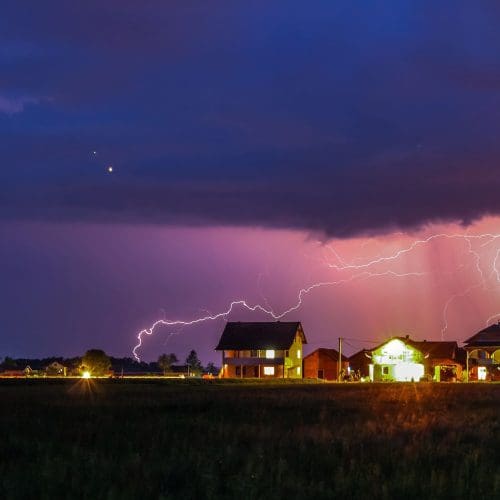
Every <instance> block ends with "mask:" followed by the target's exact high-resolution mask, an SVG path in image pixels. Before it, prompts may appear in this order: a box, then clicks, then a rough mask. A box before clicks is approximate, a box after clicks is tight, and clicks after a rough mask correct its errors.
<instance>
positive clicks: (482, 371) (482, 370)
mask: <svg viewBox="0 0 500 500" xmlns="http://www.w3.org/2000/svg"><path fill="white" fill-rule="evenodd" d="M486 373H487V372H486V366H478V367H477V379H478V380H486Z"/></svg>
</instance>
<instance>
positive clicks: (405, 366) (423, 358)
mask: <svg viewBox="0 0 500 500" xmlns="http://www.w3.org/2000/svg"><path fill="white" fill-rule="evenodd" d="M462 352H463V351H461V349H460V348H459V347H458V344H457V343H456V342H436V341H426V340H423V341H415V340H412V339H410V338H409V336H406V337H393V338H391V339H389V340H387V341H386V342H384V343H383V344H381V345H379V346H378V347H376V348H375V349H373V350H372V352H371V363H370V364H369V377H370V380H371V381H373V382H418V381H420V380H422V379H427V380H434V381H436V382H444V381H450V382H451V381H457V380H461V378H462V356H461V353H462Z"/></svg>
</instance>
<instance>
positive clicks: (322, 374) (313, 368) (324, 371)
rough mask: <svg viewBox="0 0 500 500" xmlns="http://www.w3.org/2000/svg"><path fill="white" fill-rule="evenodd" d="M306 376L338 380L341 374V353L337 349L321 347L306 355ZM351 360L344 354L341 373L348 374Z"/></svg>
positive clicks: (304, 364)
mask: <svg viewBox="0 0 500 500" xmlns="http://www.w3.org/2000/svg"><path fill="white" fill-rule="evenodd" d="M303 366H304V378H318V379H323V380H337V379H338V375H339V371H338V370H339V353H338V351H337V350H335V349H326V348H320V349H316V350H315V351H313V352H311V353H310V354H308V355H307V356H304V363H303ZM348 369H349V360H348V359H347V358H346V357H345V356H344V355H342V362H341V366H340V370H341V373H342V374H343V375H347V373H348Z"/></svg>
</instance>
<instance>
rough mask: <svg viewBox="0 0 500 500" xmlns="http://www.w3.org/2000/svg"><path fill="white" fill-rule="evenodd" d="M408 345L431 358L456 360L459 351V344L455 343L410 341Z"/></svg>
mask: <svg viewBox="0 0 500 500" xmlns="http://www.w3.org/2000/svg"><path fill="white" fill-rule="evenodd" d="M408 343H409V344H410V345H412V346H413V347H415V349H418V350H419V351H420V352H421V353H423V354H424V355H426V356H427V355H428V356H429V358H440V359H455V355H456V351H457V349H458V344H457V343H456V342H453V341H435V340H422V341H415V340H410V341H408Z"/></svg>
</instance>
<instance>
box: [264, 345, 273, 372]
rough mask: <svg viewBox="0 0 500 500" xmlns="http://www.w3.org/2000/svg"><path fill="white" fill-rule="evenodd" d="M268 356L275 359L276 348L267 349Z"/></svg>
mask: <svg viewBox="0 0 500 500" xmlns="http://www.w3.org/2000/svg"><path fill="white" fill-rule="evenodd" d="M266 358H267V359H273V358H274V349H267V351H266ZM273 370H274V368H273ZM273 373H274V372H273Z"/></svg>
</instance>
